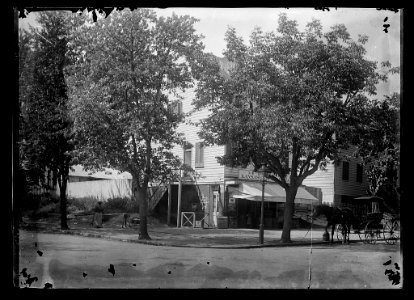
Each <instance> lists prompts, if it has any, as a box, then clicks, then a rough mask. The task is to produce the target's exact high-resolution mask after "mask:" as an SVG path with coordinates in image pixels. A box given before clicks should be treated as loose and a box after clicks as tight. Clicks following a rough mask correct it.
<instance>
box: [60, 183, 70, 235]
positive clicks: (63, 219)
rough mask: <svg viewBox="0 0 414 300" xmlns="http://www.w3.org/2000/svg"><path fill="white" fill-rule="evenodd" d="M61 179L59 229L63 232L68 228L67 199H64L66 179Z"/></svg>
mask: <svg viewBox="0 0 414 300" xmlns="http://www.w3.org/2000/svg"><path fill="white" fill-rule="evenodd" d="M63 177H64V178H62V185H61V187H60V228H61V229H63V230H66V229H69V226H68V217H67V199H66V189H67V183H68V182H67V179H66V178H65V176H63Z"/></svg>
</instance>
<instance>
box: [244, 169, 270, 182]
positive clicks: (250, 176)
mask: <svg viewBox="0 0 414 300" xmlns="http://www.w3.org/2000/svg"><path fill="white" fill-rule="evenodd" d="M239 179H244V180H255V181H262V180H263V174H260V173H258V172H253V171H249V170H239ZM265 180H266V181H269V179H268V178H266V179H265Z"/></svg>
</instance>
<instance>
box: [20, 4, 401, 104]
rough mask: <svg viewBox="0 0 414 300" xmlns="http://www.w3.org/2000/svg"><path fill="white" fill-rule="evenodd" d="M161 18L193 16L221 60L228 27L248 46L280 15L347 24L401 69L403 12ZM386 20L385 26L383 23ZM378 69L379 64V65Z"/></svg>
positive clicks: (244, 11)
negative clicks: (257, 31)
mask: <svg viewBox="0 0 414 300" xmlns="http://www.w3.org/2000/svg"><path fill="white" fill-rule="evenodd" d="M154 10H155V11H156V13H157V15H159V16H170V15H171V14H172V12H175V13H176V14H177V15H190V16H193V17H195V18H197V19H199V21H198V22H197V23H196V24H195V26H194V27H195V29H196V31H197V32H198V33H200V34H202V35H204V39H203V43H204V45H205V51H206V52H211V53H213V54H215V55H216V56H219V57H222V56H223V50H224V49H225V47H226V44H225V41H224V35H225V32H226V30H227V28H228V27H229V26H231V27H234V28H235V29H236V32H237V35H239V36H241V37H242V38H243V40H244V41H245V42H246V43H247V42H248V41H249V36H250V34H251V32H252V31H253V30H254V28H255V27H260V28H261V29H262V30H263V31H264V32H269V31H276V28H277V20H278V16H279V14H280V13H282V12H284V13H286V14H287V16H288V18H289V19H293V20H296V21H297V22H298V25H299V29H300V30H303V29H305V26H306V24H307V23H308V22H310V21H312V18H315V19H318V20H320V21H321V23H322V26H323V30H329V28H330V27H331V26H332V25H334V24H345V26H346V28H347V29H348V32H349V33H350V35H351V38H353V39H355V40H356V39H357V38H358V34H361V35H362V34H365V35H367V36H368V42H367V44H365V48H366V50H367V54H366V57H367V58H368V59H370V60H374V61H377V62H378V63H380V62H382V61H386V60H388V61H390V62H391V64H392V66H400V64H401V63H400V50H401V49H400V46H401V42H400V15H401V14H400V12H397V13H395V12H393V11H385V10H381V11H378V10H376V9H375V8H337V9H335V8H330V10H329V11H327V10H325V11H321V10H315V9H314V8H289V9H286V8H271V7H266V8H256V7H252V8H210V7H206V8H201V7H196V8H191V7H188V8H187V7H179V8H166V9H154ZM35 15H36V13H33V12H32V13H29V15H28V17H27V18H25V19H19V26H22V27H23V28H27V26H28V24H32V25H34V26H36V21H35V17H36V16H35ZM385 18H387V20H386V22H384V20H385ZM384 24H389V25H390V26H389V27H388V33H386V32H384V27H383V25H384ZM378 65H379V64H378ZM377 88H378V90H377V93H378V95H377V97H381V96H382V95H384V94H386V95H388V94H390V93H393V92H400V76H399V75H393V76H391V77H390V78H389V81H388V82H387V83H383V84H380V85H378V86H377Z"/></svg>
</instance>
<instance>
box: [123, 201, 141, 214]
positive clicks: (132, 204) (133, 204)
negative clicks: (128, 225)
mask: <svg viewBox="0 0 414 300" xmlns="http://www.w3.org/2000/svg"><path fill="white" fill-rule="evenodd" d="M126 211H127V212H128V213H139V204H138V201H136V200H133V199H130V200H129V202H128V204H127V210H126Z"/></svg>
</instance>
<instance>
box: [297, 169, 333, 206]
mask: <svg viewBox="0 0 414 300" xmlns="http://www.w3.org/2000/svg"><path fill="white" fill-rule="evenodd" d="M334 175H335V165H334V164H333V163H328V164H327V166H326V169H325V170H317V171H316V172H315V173H313V174H312V175H310V176H309V177H307V178H305V179H304V180H303V182H302V184H303V185H306V186H311V187H317V188H321V190H322V202H324V203H333V200H334V194H335V191H334Z"/></svg>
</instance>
